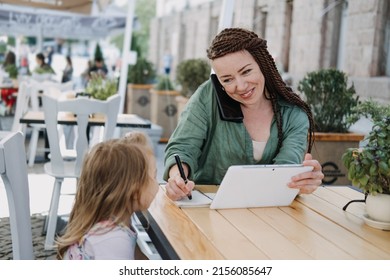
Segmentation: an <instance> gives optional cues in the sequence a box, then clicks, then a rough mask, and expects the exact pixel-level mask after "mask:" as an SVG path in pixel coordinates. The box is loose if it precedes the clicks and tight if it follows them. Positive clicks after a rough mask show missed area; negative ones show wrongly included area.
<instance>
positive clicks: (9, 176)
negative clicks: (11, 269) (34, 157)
mask: <svg viewBox="0 0 390 280" xmlns="http://www.w3.org/2000/svg"><path fill="white" fill-rule="evenodd" d="M0 174H1V177H2V179H3V182H4V186H5V190H6V193H7V199H8V207H9V219H10V226H11V238H12V252H13V259H14V260H19V259H23V260H33V259H34V254H33V243H32V232H31V218H30V197H29V188H28V175H27V164H26V152H25V148H24V137H23V135H22V133H21V132H7V133H6V132H0Z"/></svg>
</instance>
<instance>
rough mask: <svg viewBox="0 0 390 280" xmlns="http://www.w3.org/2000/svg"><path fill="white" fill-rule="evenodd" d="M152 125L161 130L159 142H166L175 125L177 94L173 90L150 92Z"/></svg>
mask: <svg viewBox="0 0 390 280" xmlns="http://www.w3.org/2000/svg"><path fill="white" fill-rule="evenodd" d="M150 93H151V118H150V120H151V121H152V123H155V124H157V125H160V126H161V127H162V128H163V133H162V137H161V142H167V141H168V140H169V137H171V134H172V132H173V131H174V130H175V128H176V125H177V114H178V109H177V102H176V96H178V95H179V92H177V91H174V90H154V89H152V90H150Z"/></svg>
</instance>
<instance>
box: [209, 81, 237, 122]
mask: <svg viewBox="0 0 390 280" xmlns="http://www.w3.org/2000/svg"><path fill="white" fill-rule="evenodd" d="M211 81H212V82H213V85H214V89H215V91H216V93H217V94H216V97H217V103H218V109H219V113H220V116H221V119H223V120H225V121H231V122H242V120H243V119H244V116H243V114H242V111H241V106H240V103H239V102H238V101H236V100H234V99H232V98H231V97H230V96H229V95H227V94H226V92H225V91H224V90H223V89H222V85H221V83H220V82H219V80H218V78H217V75H215V74H211Z"/></svg>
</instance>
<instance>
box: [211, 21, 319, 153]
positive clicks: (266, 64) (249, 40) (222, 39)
mask: <svg viewBox="0 0 390 280" xmlns="http://www.w3.org/2000/svg"><path fill="white" fill-rule="evenodd" d="M243 50H246V51H248V52H249V53H250V54H251V55H252V56H253V58H254V59H255V61H256V62H257V64H258V65H259V67H260V70H261V72H262V73H263V75H264V78H265V86H266V88H267V91H268V92H267V94H268V95H266V98H267V99H269V100H270V101H271V103H272V108H273V111H274V114H275V116H276V122H277V126H278V138H279V140H278V148H277V151H279V149H280V148H281V146H282V140H283V131H282V114H281V111H280V107H279V105H278V102H277V99H278V97H279V98H280V97H281V98H283V99H284V100H286V101H287V102H289V103H291V104H294V105H297V106H298V107H300V108H301V109H302V110H303V111H305V113H306V114H307V117H308V118H309V124H310V127H309V145H308V152H309V153H310V152H311V148H312V146H313V142H314V120H313V115H312V112H311V110H310V107H309V106H308V105H307V104H306V102H305V101H303V100H302V99H301V98H300V97H299V95H297V94H296V93H294V92H293V91H292V89H291V88H290V87H288V86H287V85H286V84H285V82H284V81H283V79H282V77H281V76H280V74H279V72H278V70H277V68H276V64H275V61H274V59H273V58H272V56H271V55H270V53H269V52H268V50H267V41H266V40H264V39H261V38H259V37H258V36H257V34H256V33H254V32H252V31H249V30H246V29H242V28H226V29H224V30H222V31H221V32H220V33H219V34H218V35H217V36H216V37H215V38H214V40H213V41H212V43H211V45H210V47H209V49H208V50H207V57H208V58H209V59H211V60H213V59H216V58H219V57H222V56H224V55H226V54H229V53H234V52H238V51H243Z"/></svg>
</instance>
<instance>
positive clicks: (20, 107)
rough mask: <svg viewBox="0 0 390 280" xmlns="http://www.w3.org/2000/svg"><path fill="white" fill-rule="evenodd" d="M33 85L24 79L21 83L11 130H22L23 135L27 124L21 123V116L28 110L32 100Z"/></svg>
mask: <svg viewBox="0 0 390 280" xmlns="http://www.w3.org/2000/svg"><path fill="white" fill-rule="evenodd" d="M30 90H31V85H30V84H29V83H28V82H26V81H22V82H21V83H20V84H19V90H18V96H17V99H16V107H15V115H14V120H13V123H12V127H11V131H13V132H17V131H21V132H22V133H23V135H25V134H26V125H25V124H21V123H20V121H19V120H20V118H21V117H23V115H24V114H25V113H26V112H27V111H28V103H29V101H30V94H29V92H30Z"/></svg>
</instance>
